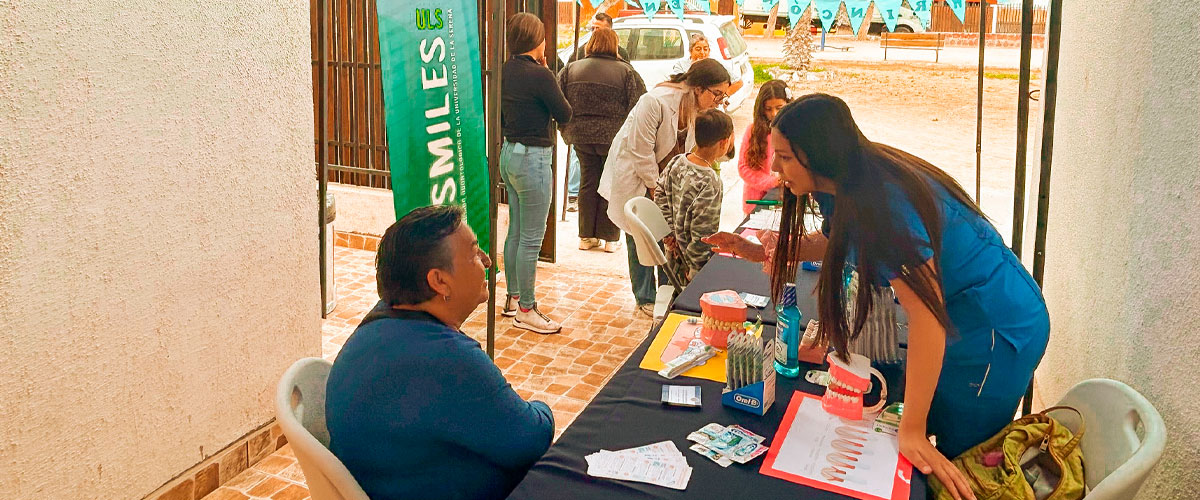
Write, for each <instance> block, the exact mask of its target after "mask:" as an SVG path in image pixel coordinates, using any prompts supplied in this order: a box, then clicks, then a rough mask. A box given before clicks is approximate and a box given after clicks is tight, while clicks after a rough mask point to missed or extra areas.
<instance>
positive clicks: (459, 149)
mask: <svg viewBox="0 0 1200 500" xmlns="http://www.w3.org/2000/svg"><path fill="white" fill-rule="evenodd" d="M376 6H377V8H378V12H379V56H380V62H381V68H382V70H383V102H384V115H385V117H386V120H387V121H386V125H387V139H388V160H389V163H390V165H391V170H392V197H393V201H394V204H395V209H396V217H397V218H399V217H403V216H404V215H405V214H407V213H408V212H410V211H412V210H413V209H415V208H418V207H424V206H428V205H441V204H456V205H460V206H462V207H463V209H464V210H466V214H467V223H468V224H469V225H470V226H471V229H473V230H474V231H475V234H476V235H477V236H478V237H479V245H480V247H481V248H483V249H485V250H487V249H489V248H491V244H492V235H491V234H490V232H489V227H488V226H489V224H488V222H489V207H490V203H491V200H490V196H489V185H490V180H489V175H488V169H487V163H486V156H485V152H484V121H483V117H484V112H483V91H482V82H481V81H480V68H479V63H480V58H479V40H478V37H477V33H479V27H478V24H476V23H478V22H479V12H478V7H477V5H476V0H376Z"/></svg>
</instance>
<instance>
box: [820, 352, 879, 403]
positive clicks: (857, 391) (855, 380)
mask: <svg viewBox="0 0 1200 500" xmlns="http://www.w3.org/2000/svg"><path fill="white" fill-rule="evenodd" d="M871 376H875V377H878V378H879V381H880V383H881V384H882V386H881V387H882V388H883V389H882V391H881V392H882V394H881V395H880V397H879V403H878V404H876V405H875V406H873V407H870V408H864V407H863V394H865V393H867V392H868V391H870V390H871ZM886 400H887V381H886V380H884V378H883V374H881V373H879V370H876V369H874V368H872V367H871V360H869V359H867V358H866V356H863V355H861V354H851V355H850V361H849V362H845V361H842V360H841V359H840V358H838V357H837V354H836V353H830V354H829V387H828V388H827V389H825V396H824V397H823V398H821V407H822V408H824V409H825V411H827V412H829V413H830V414H833V415H837V416H839V417H842V418H845V419H848V420H862V418H863V417H864V416H865V415H867V414H872V413H878V412H879V411H880V410H882V409H883V405H884V404H885V403H886Z"/></svg>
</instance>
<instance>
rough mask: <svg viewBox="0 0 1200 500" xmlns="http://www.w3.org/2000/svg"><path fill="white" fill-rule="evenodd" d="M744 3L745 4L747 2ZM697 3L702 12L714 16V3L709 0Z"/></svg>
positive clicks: (697, 1) (700, 0) (699, 0)
mask: <svg viewBox="0 0 1200 500" xmlns="http://www.w3.org/2000/svg"><path fill="white" fill-rule="evenodd" d="M742 1H743V2H745V1H746V0H742ZM696 3H697V4H699V5H700V10H702V11H704V12H707V13H709V14H712V3H710V2H709V1H708V0H696ZM739 6H740V5H739Z"/></svg>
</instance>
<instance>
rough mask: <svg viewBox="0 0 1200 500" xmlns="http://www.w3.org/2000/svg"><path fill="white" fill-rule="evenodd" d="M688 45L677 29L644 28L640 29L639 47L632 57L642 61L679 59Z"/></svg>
mask: <svg viewBox="0 0 1200 500" xmlns="http://www.w3.org/2000/svg"><path fill="white" fill-rule="evenodd" d="M686 45H687V44H686V43H684V41H683V35H682V34H681V33H680V32H679V30H677V29H673V28H642V29H641V30H638V38H637V47H636V50H634V51H633V54H631V55H630V57H632V58H633V59H634V60H640V61H647V60H661V59H679V58H681V57H683V54H684V52H685V49H686V47H685V46H686Z"/></svg>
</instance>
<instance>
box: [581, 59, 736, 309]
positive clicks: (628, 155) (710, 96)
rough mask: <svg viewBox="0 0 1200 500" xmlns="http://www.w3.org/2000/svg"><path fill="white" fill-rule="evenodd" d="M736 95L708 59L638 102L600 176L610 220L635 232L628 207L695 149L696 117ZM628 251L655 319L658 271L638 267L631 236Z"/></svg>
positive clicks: (636, 283)
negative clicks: (663, 168)
mask: <svg viewBox="0 0 1200 500" xmlns="http://www.w3.org/2000/svg"><path fill="white" fill-rule="evenodd" d="M738 86H739V87H740V82H739V85H738ZM734 92H736V88H733V87H732V86H731V85H730V84H729V72H728V71H727V70H726V69H725V67H724V66H722V65H721V63H719V62H717V61H715V60H713V59H703V60H700V61H697V62H696V63H695V64H693V65H692V66H691V68H689V69H688V71H687V72H685V73H682V74H678V75H674V76H672V77H671V79H670V80H668V81H666V82H663V83H660V84H658V86H656V87H655V88H654V89H653V90H651V91H649V92H647V93H646V94H644V95H643V96H642V97H641V99H639V100H638V102H637V104H636V105H634V107H633V110H631V111H630V112H629V117H628V118H626V119H625V123H624V125H622V126H621V129H620V130H619V131H618V132H617V135H616V137H614V138H613V142H612V147H611V148H610V149H609V155H608V159H607V160H606V161H605V163H604V174H603V175H602V176H601V177H600V188H599V193H600V196H603V197H604V199H606V200H608V217H609V218H610V219H612V221H613V223H614V224H616V225H617V227H619V228H621V230H623V231H625V232H626V233H629V232H630V231H629V228H630V225H629V222H628V221H627V220H626V219H625V203H626V202H628V201H629V200H631V199H633V198H636V197H638V196H651V192H652V190H653V189H654V185H655V182H656V181H658V173H659V167H660V165H661V164H663V163H664V162H666V161H668V160H670V159H671V158H672V157H674V156H675V155H677V154H679V153H683V152H687V151H691V150H692V148H693V147H695V144H696V142H695V137H694V134H693V130H692V129H693V125H694V122H695V117H696V113H698V112H700V111H703V110H706V109H712V108H715V107H717V106H720V105H722V104H723V103H725V101H726V100H727V99H728V98H729V95H730V94H732V93H734ZM626 249H627V253H628V255H629V280H630V282H631V283H632V284H633V295H634V297H636V298H637V304H638V310H639V311H640V312H642V313H644V314H646V315H648V316H652V315H653V314H654V296H655V291H656V290H657V288H658V287H657V284H656V280H655V275H654V268H653V267H646V266H643V265H641V263H639V262H638V259H637V250H636V248H635V247H634V242H633V237H631V236H626Z"/></svg>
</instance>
